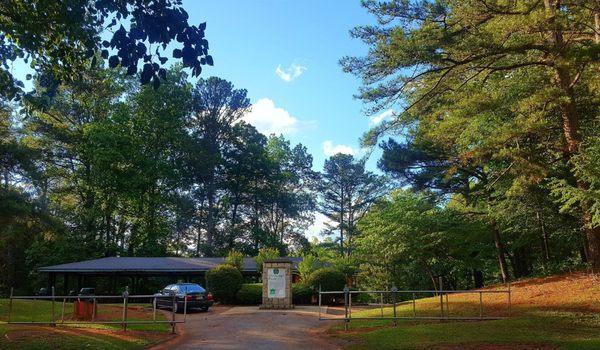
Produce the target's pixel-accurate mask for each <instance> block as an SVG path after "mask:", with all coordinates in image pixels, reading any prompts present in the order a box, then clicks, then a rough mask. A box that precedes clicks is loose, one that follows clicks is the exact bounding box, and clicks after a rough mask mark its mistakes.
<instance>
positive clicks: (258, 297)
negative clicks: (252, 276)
mask: <svg viewBox="0 0 600 350" xmlns="http://www.w3.org/2000/svg"><path fill="white" fill-rule="evenodd" d="M236 300H237V303H238V304H240V305H260V303H261V302H262V283H245V284H242V288H240V290H239V291H238V292H237V295H236Z"/></svg>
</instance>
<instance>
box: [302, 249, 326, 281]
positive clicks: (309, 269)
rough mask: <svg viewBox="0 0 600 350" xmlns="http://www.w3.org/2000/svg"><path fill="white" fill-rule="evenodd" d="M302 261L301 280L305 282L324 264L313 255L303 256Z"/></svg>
mask: <svg viewBox="0 0 600 350" xmlns="http://www.w3.org/2000/svg"><path fill="white" fill-rule="evenodd" d="M301 257H302V261H300V262H299V263H298V273H299V274H300V279H301V280H302V281H305V280H306V279H307V278H308V276H310V274H311V273H313V272H314V271H315V270H316V269H318V268H320V267H321V266H322V263H321V262H320V261H319V260H318V259H317V257H316V256H314V255H312V254H303V255H302V256H301Z"/></svg>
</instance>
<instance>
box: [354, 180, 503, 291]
mask: <svg viewBox="0 0 600 350" xmlns="http://www.w3.org/2000/svg"><path fill="white" fill-rule="evenodd" d="M359 227H360V230H361V236H360V237H359V238H358V239H357V243H356V244H357V254H358V255H359V256H365V257H368V258H365V259H364V260H363V261H362V263H361V265H360V270H361V273H360V275H359V281H360V285H361V286H362V287H363V288H366V289H389V288H391V287H392V286H396V287H397V288H399V289H431V288H432V287H433V288H434V289H437V288H438V287H439V286H438V283H437V277H438V276H444V284H445V285H446V286H451V288H470V287H474V286H475V282H474V281H473V280H469V279H467V280H465V277H464V276H469V275H471V272H472V271H473V270H482V269H483V268H484V267H485V265H481V264H482V262H483V261H486V260H490V259H491V258H492V257H493V255H491V249H490V248H491V247H489V248H487V249H486V245H487V237H489V234H488V233H487V232H486V230H485V227H482V225H480V224H479V225H478V223H477V222H471V221H470V220H468V218H466V217H465V216H464V214H462V213H461V212H459V211H457V210H454V209H451V208H442V207H439V206H437V204H436V203H435V202H434V201H432V200H431V198H428V197H426V196H425V195H423V194H417V193H413V192H411V191H408V190H397V191H395V192H393V193H392V194H391V195H390V197H389V198H386V199H383V200H381V201H380V202H379V203H377V204H376V205H375V206H374V207H373V208H372V210H371V211H369V213H367V215H366V216H365V217H364V218H363V220H361V222H360V223H359ZM459 283H461V284H463V283H464V284H465V285H459Z"/></svg>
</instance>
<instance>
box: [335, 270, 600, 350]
mask: <svg viewBox="0 0 600 350" xmlns="http://www.w3.org/2000/svg"><path fill="white" fill-rule="evenodd" d="M505 288H506V287H505V286H496V287H492V288H488V289H505ZM511 288H512V316H513V317H512V318H510V319H502V320H493V321H468V322H463V321H443V322H442V321H418V322H417V321H398V326H396V327H393V326H392V325H391V322H390V321H381V320H356V321H351V322H350V324H349V330H350V331H348V332H344V331H343V329H342V327H341V326H339V325H336V326H334V327H333V328H332V329H331V330H330V333H331V334H332V335H333V336H335V337H338V338H340V340H342V341H343V342H344V343H345V344H346V345H345V347H346V348H347V349H519V350H525V349H600V276H598V275H594V274H586V273H575V274H565V275H558V276H552V277H547V278H537V279H528V280H523V281H519V282H517V283H514V284H513V285H512V286H511ZM485 298H486V299H485V300H484V304H485V309H484V314H485V315H486V316H491V315H498V316H501V315H503V314H505V313H506V312H507V311H508V310H507V306H506V303H507V300H506V296H505V295H502V294H494V295H488V296H486V297H485ZM416 308H417V313H418V314H421V315H435V314H436V313H437V314H438V315H439V302H438V300H436V299H434V298H427V299H419V300H418V301H417V303H416ZM397 312H398V314H399V315H412V312H413V309H412V303H403V304H402V305H401V306H398V308H397ZM449 313H450V315H451V316H477V315H479V295H478V294H465V295H461V294H459V295H451V296H450V299H449ZM379 314H380V310H379V309H374V310H368V311H361V312H355V313H353V315H352V316H353V317H366V316H369V317H372V316H377V315H379ZM384 315H386V316H391V315H392V309H391V308H385V309H384Z"/></svg>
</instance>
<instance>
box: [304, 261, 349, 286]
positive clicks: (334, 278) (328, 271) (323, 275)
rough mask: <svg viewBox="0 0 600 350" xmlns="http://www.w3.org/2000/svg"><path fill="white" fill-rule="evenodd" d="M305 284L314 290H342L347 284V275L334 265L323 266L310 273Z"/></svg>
mask: <svg viewBox="0 0 600 350" xmlns="http://www.w3.org/2000/svg"><path fill="white" fill-rule="evenodd" d="M304 284H305V285H306V286H310V287H311V288H312V289H313V290H319V288H321V290H322V291H340V290H342V289H344V286H345V285H346V277H345V276H344V274H343V273H342V272H340V271H338V270H336V269H335V268H333V267H322V268H320V269H317V270H315V271H314V272H313V273H312V274H310V276H309V277H308V279H307V280H306V282H304Z"/></svg>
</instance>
